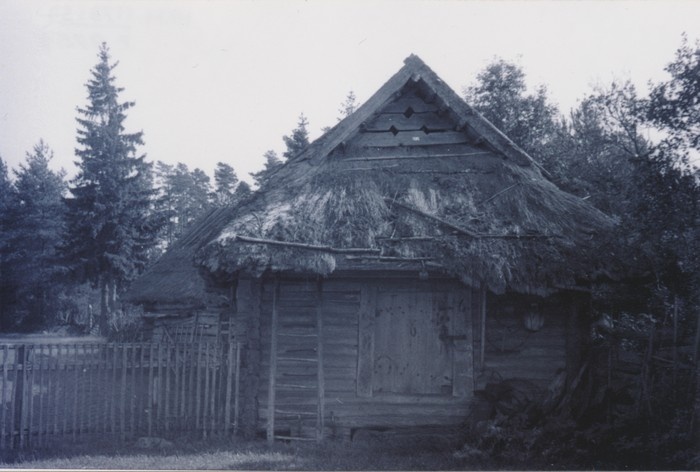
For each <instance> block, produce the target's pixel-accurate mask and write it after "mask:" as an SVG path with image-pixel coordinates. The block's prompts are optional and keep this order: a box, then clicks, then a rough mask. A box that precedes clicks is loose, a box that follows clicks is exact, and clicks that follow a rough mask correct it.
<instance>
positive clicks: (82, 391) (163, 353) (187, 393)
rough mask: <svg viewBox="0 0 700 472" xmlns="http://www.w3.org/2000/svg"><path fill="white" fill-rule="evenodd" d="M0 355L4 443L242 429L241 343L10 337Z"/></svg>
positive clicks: (19, 444)
mask: <svg viewBox="0 0 700 472" xmlns="http://www.w3.org/2000/svg"><path fill="white" fill-rule="evenodd" d="M173 350H174V351H173ZM0 356H2V359H0V369H2V370H1V371H0V450H2V449H5V448H8V447H9V448H13V447H20V448H21V447H26V446H39V445H41V446H44V445H46V444H49V443H50V442H49V441H50V440H53V439H54V438H55V437H57V436H58V435H63V436H64V438H72V439H73V440H77V439H78V438H79V437H81V436H83V435H85V434H88V433H89V434H91V435H92V434H96V433H100V434H107V433H109V434H117V433H118V434H119V435H120V437H121V439H122V440H124V439H126V438H127V437H131V436H133V435H136V434H137V433H141V432H143V433H145V432H148V435H149V436H151V435H154V434H156V435H157V434H158V433H159V432H162V431H166V430H171V431H172V430H176V431H197V432H200V431H201V434H202V435H203V437H205V438H206V437H210V436H214V435H221V434H228V433H230V431H231V427H232V426H233V430H234V432H237V425H238V415H239V412H238V408H239V407H238V403H239V399H238V395H239V381H240V379H239V376H240V343H238V344H236V345H235V346H234V344H233V342H229V343H227V344H223V343H222V342H221V341H218V342H214V343H211V342H205V341H204V340H202V339H196V340H193V341H192V342H189V343H182V342H180V343H174V344H173V343H171V344H169V345H168V344H165V343H144V342H139V343H109V344H101V343H99V344H98V343H94V342H93V343H71V344H36V345H31V344H27V345H24V344H18V345H9V344H8V345H0ZM232 401H233V403H232ZM232 410H233V411H232ZM232 416H233V418H232ZM68 435H70V436H68Z"/></svg>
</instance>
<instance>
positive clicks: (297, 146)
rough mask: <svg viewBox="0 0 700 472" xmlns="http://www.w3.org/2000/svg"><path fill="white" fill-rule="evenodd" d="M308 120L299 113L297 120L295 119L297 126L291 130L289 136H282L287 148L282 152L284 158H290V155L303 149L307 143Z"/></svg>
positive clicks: (292, 155) (294, 154)
mask: <svg viewBox="0 0 700 472" xmlns="http://www.w3.org/2000/svg"><path fill="white" fill-rule="evenodd" d="M308 127H309V120H307V119H306V117H305V116H304V114H303V113H302V114H301V115H299V121H297V127H296V128H294V129H293V130H292V135H291V136H283V137H282V139H283V140H284V144H285V146H287V150H286V151H285V152H284V153H283V154H282V156H283V157H284V158H285V159H291V158H292V157H294V156H296V155H297V154H299V153H300V152H301V151H303V150H304V149H305V148H306V146H308V145H309V130H308Z"/></svg>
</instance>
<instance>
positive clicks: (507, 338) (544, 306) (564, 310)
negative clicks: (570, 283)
mask: <svg viewBox="0 0 700 472" xmlns="http://www.w3.org/2000/svg"><path fill="white" fill-rule="evenodd" d="M475 305H478V301H477V302H476V303H475ZM486 307H487V308H486V342H485V359H484V365H483V370H481V371H480V372H478V374H477V382H476V388H477V389H483V388H484V387H485V386H486V384H487V383H491V382H499V381H502V380H508V379H519V380H524V381H526V382H528V383H530V384H532V386H533V387H535V388H536V389H540V390H543V389H546V388H547V386H548V385H549V383H550V382H551V381H552V380H553V378H554V377H555V375H556V374H557V373H558V372H559V371H560V370H561V369H564V368H566V367H567V352H568V350H567V344H571V342H572V338H573V336H574V335H575V334H576V333H571V327H570V326H569V325H570V322H569V318H570V313H571V307H570V306H567V305H566V304H565V303H564V298H563V297H560V296H553V297H549V298H539V297H526V296H519V295H514V294H506V295H501V296H495V295H493V294H489V295H488V296H487V302H486ZM480 323H481V319H480V317H478V316H476V317H474V332H477V333H478V332H481V324H480ZM578 334H580V333H578ZM479 349H480V339H477V342H476V345H475V351H477V350H479ZM478 364H479V363H478V358H477V365H478Z"/></svg>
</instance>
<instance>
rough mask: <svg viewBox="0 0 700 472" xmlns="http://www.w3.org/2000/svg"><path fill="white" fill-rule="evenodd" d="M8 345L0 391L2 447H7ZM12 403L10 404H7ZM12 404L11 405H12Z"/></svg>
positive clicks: (5, 349) (3, 348)
mask: <svg viewBox="0 0 700 472" xmlns="http://www.w3.org/2000/svg"><path fill="white" fill-rule="evenodd" d="M7 353H8V349H7V344H5V345H4V346H3V347H2V390H0V399H1V400H2V408H1V410H2V411H0V415H1V416H0V421H2V423H1V424H0V447H1V448H4V447H5V439H6V428H7V408H5V403H6V402H7V365H8V364H7ZM7 403H10V402H7ZM11 404H12V403H10V405H11Z"/></svg>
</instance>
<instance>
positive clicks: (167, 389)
mask: <svg viewBox="0 0 700 472" xmlns="http://www.w3.org/2000/svg"><path fill="white" fill-rule="evenodd" d="M176 342H177V338H176ZM175 356H177V345H176V347H175ZM171 358H172V353H171V345H170V344H168V346H167V349H166V355H165V383H164V384H163V387H164V390H165V405H164V408H165V430H166V431H169V430H170V371H171V370H172V365H171V364H170V361H171ZM175 360H176V361H177V357H175Z"/></svg>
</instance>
